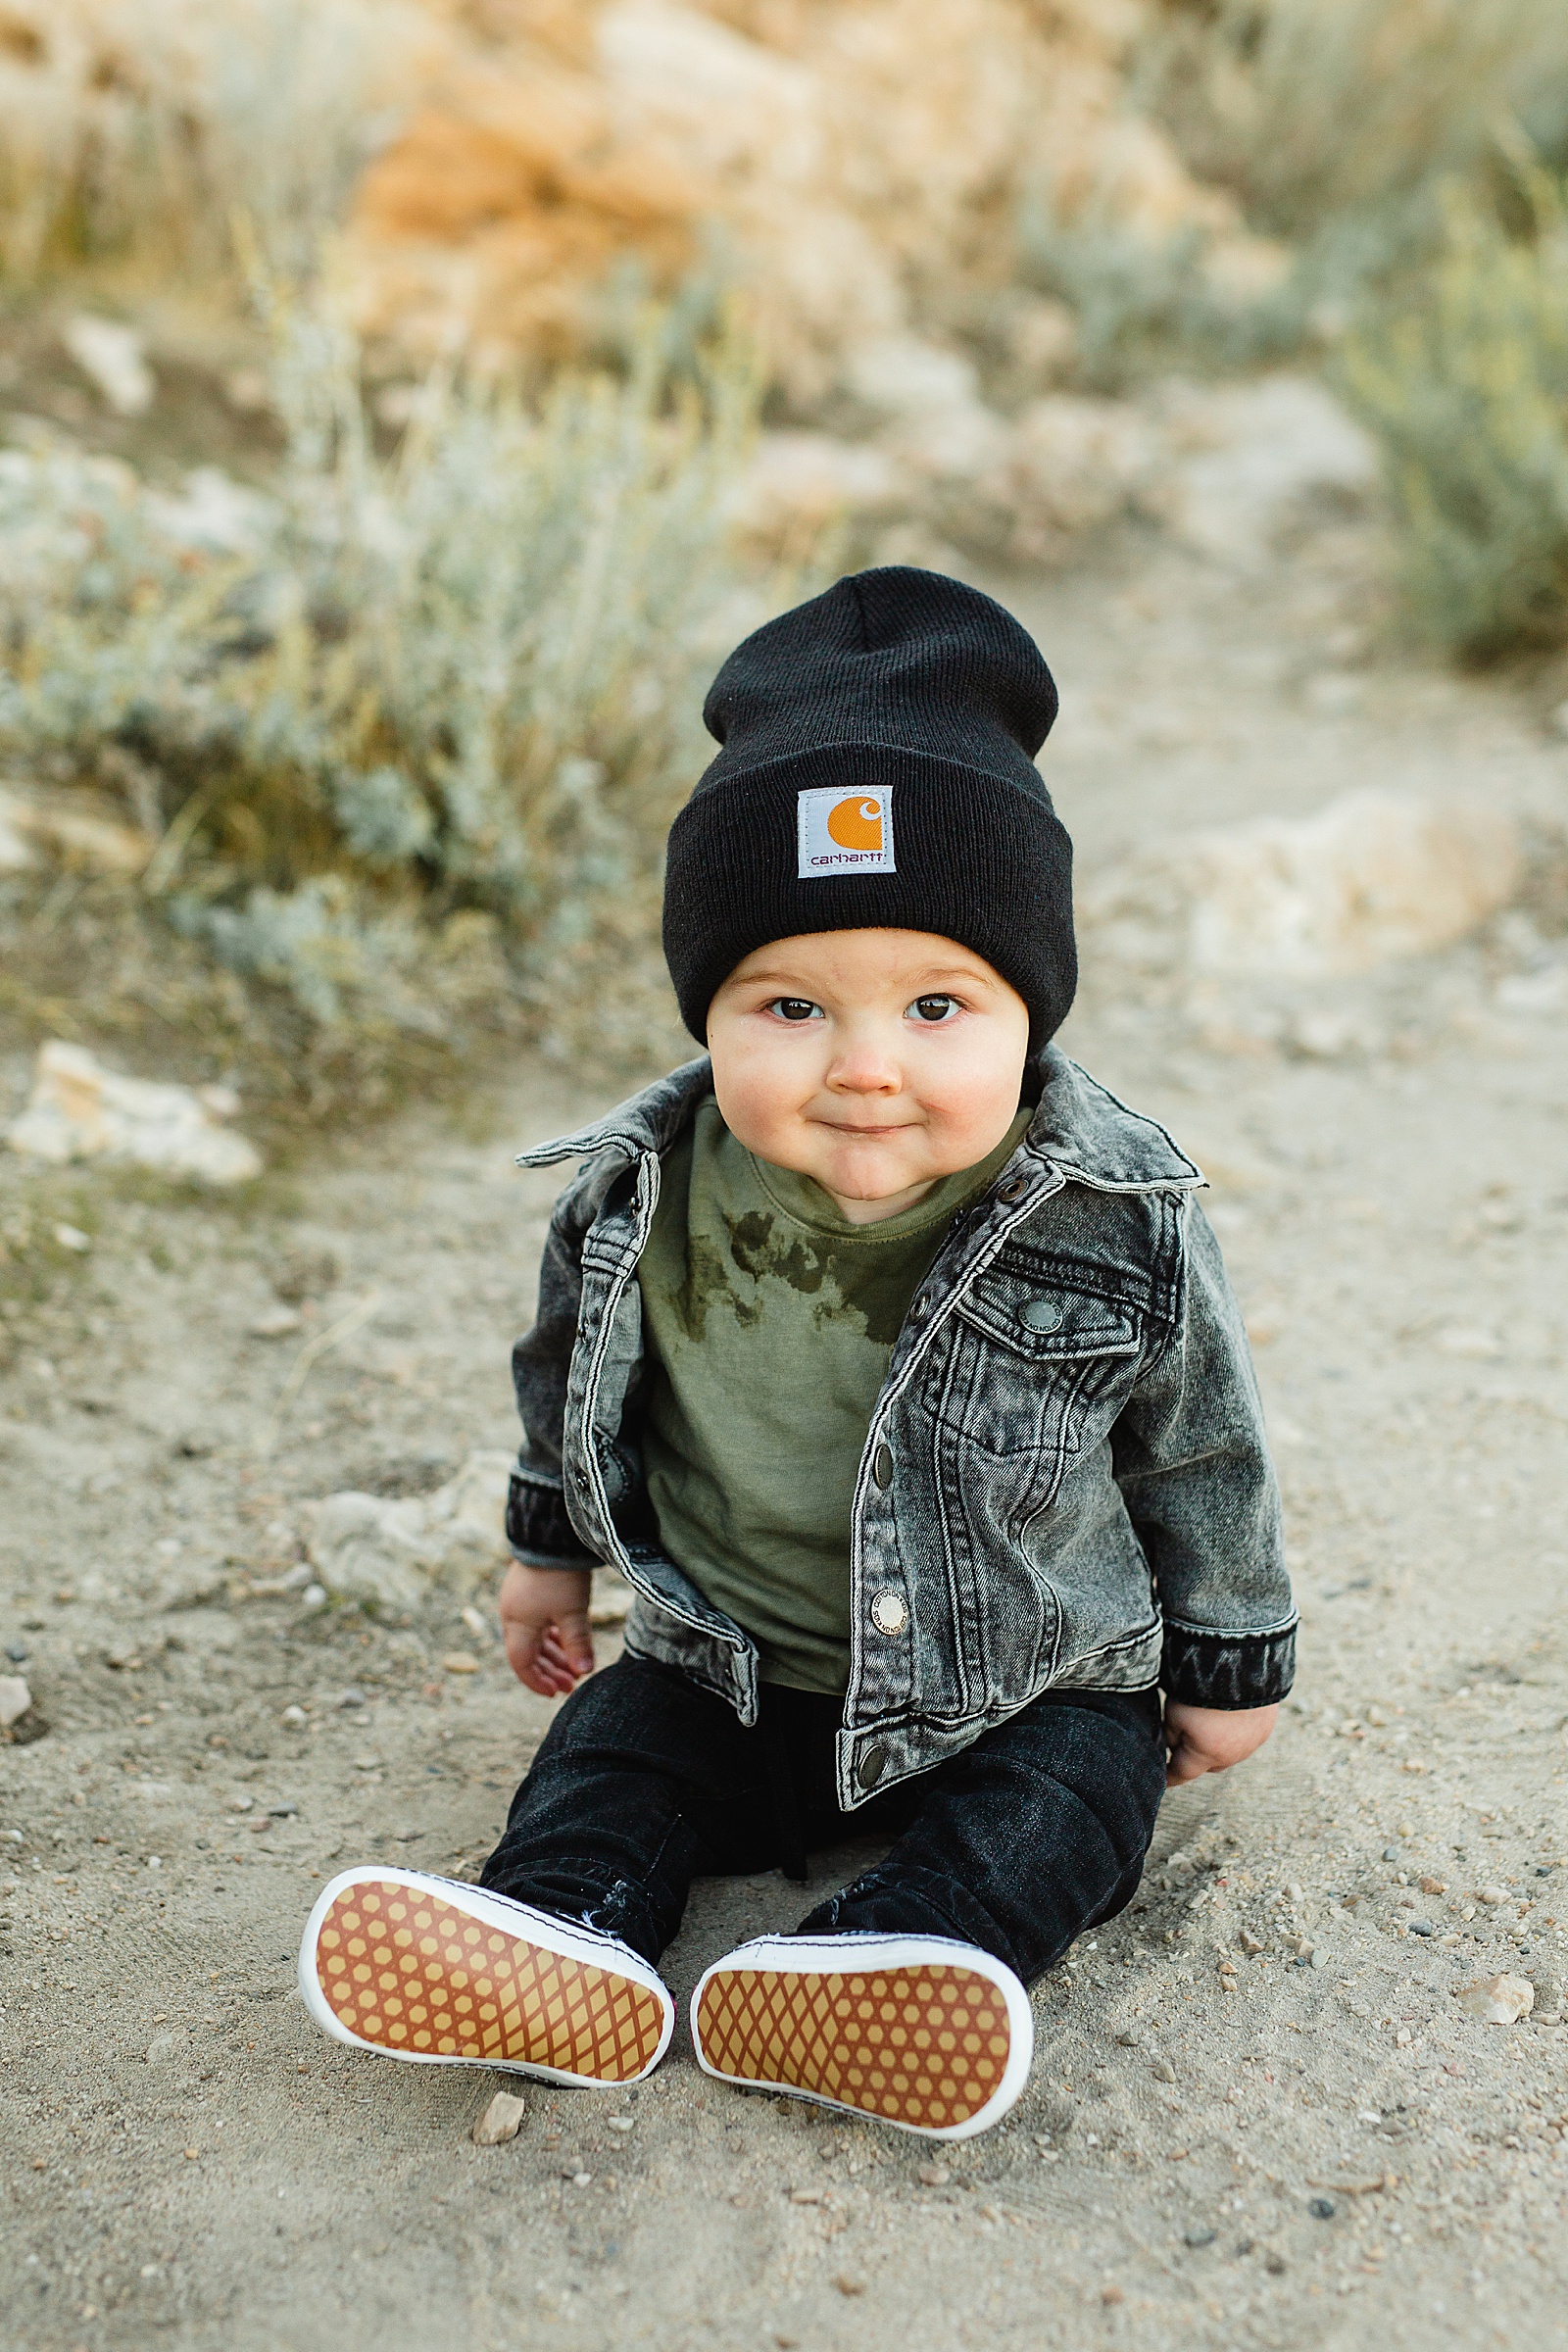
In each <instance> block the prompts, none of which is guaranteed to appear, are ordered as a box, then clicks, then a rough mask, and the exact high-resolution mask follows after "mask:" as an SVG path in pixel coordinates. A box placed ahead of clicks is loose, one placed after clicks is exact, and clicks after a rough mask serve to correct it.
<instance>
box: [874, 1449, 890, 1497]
mask: <svg viewBox="0 0 1568 2352" xmlns="http://www.w3.org/2000/svg"><path fill="white" fill-rule="evenodd" d="M871 1476H872V1477H873V1478H874V1479H875V1480H876V1483H877V1485H878V1486H879V1487H884V1488H886V1487H891V1486H892V1484H893V1448H892V1446H878V1447H877V1449H876V1451H875V1453H873V1454H872V1456H871Z"/></svg>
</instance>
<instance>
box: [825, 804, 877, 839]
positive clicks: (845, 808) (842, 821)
mask: <svg viewBox="0 0 1568 2352" xmlns="http://www.w3.org/2000/svg"><path fill="white" fill-rule="evenodd" d="M827 829H828V833H829V836H830V837H831V839H832V840H834V841H836V842H837V843H838V845H839V848H840V849H841V850H879V849H880V848H881V847H882V804H881V802H880V801H872V800H867V799H866V798H865V797H864V796H863V795H862V794H860V793H856V794H855V795H854V796H853V798H852V799H850V800H847V801H840V802H839V804H838V806H837V808H835V809H829V810H828V812H827Z"/></svg>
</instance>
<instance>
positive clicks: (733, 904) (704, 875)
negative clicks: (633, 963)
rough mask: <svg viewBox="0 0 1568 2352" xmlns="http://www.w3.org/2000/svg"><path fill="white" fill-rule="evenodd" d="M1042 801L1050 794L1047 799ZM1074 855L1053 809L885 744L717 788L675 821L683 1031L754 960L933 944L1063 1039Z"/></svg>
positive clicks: (675, 967) (813, 755)
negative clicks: (1065, 911) (971, 958)
mask: <svg viewBox="0 0 1568 2352" xmlns="http://www.w3.org/2000/svg"><path fill="white" fill-rule="evenodd" d="M1042 799H1043V796H1042ZM1071 888H1072V845H1071V843H1070V841H1069V840H1068V837H1067V833H1066V829H1065V827H1064V826H1063V825H1062V824H1061V822H1060V820H1059V819H1058V818H1057V817H1056V816H1055V814H1054V812H1053V811H1052V810H1051V809H1050V808H1049V804H1047V805H1046V806H1042V801H1041V800H1037V799H1034V798H1033V797H1031V796H1027V795H1025V794H1022V793H1020V792H1019V790H1018V789H1017V787H1016V785H1014V784H1013V783H1011V782H1010V781H1006V780H1004V779H1002V778H1000V777H998V776H995V775H992V774H987V773H986V772H985V771H984V770H982V769H980V768H975V767H969V766H967V765H965V764H963V763H962V762H960V761H957V760H952V759H944V758H936V757H932V756H931V755H929V754H925V753H921V752H915V751H907V750H904V749H902V748H901V747H899V746H896V745H889V744H882V743H863V742H862V743H854V742H850V743H828V744H817V745H812V746H810V747H809V748H808V749H805V750H801V751H797V752H792V753H789V754H786V755H784V756H783V757H781V758H779V759H775V760H767V761H764V762H763V763H761V764H760V765H758V766H756V767H752V768H749V769H748V770H746V771H745V773H744V774H740V775H736V776H735V777H733V778H722V777H721V778H716V779H715V780H714V781H712V782H711V783H709V784H707V785H705V786H703V787H701V788H700V789H699V791H698V792H697V793H696V795H695V796H694V797H693V799H692V800H691V801H690V802H688V804H687V806H686V807H685V808H684V809H682V810H681V812H680V814H679V815H678V816H677V817H676V819H675V822H674V825H673V827H672V828H671V831H670V836H669V848H668V853H667V861H666V867H665V881H664V954H665V957H666V959H667V961H668V964H669V969H670V974H671V977H672V979H673V980H674V983H675V993H676V997H677V999H678V1001H679V1004H680V1009H681V1014H682V1017H683V1019H684V1020H685V1022H686V1026H687V1027H688V1029H690V1030H691V1032H692V1034H693V1036H694V1037H696V1038H698V1039H699V1040H705V1039H706V1036H707V1027H708V1008H709V1005H711V1002H712V999H713V996H714V993H715V992H716V991H717V990H718V989H719V988H720V987H721V986H722V985H723V983H724V981H725V980H727V979H728V977H729V975H730V973H731V972H732V971H733V970H734V969H735V967H736V965H737V964H738V963H740V962H741V961H742V960H743V959H744V958H745V957H746V956H749V955H751V954H752V953H753V951H754V950H755V949H757V948H760V947H765V946H767V944H768V943H769V942H770V941H772V940H775V939H789V938H794V937H796V936H799V935H801V934H805V933H812V932H820V931H850V930H865V929H881V930H900V931H923V932H929V933H932V934H934V935H936V936H937V937H939V938H943V939H952V940H956V942H957V943H958V944H959V945H960V946H962V947H966V948H968V949H970V950H971V951H972V952H973V953H974V954H975V955H977V956H981V957H983V959H984V960H985V961H986V962H987V963H989V964H990V965H991V966H992V968H993V969H994V970H995V971H997V972H998V973H1000V974H1001V976H1002V978H1003V979H1004V980H1005V981H1006V982H1007V984H1008V986H1009V987H1011V988H1013V989H1015V990H1016V991H1017V993H1018V995H1019V996H1020V997H1021V998H1022V999H1023V1001H1024V1003H1025V1005H1027V1006H1028V1008H1029V1051H1030V1053H1031V1054H1034V1053H1037V1052H1038V1051H1039V1049H1040V1048H1041V1047H1042V1046H1043V1045H1045V1044H1046V1043H1047V1041H1048V1040H1049V1039H1050V1038H1051V1037H1052V1036H1053V1035H1054V1032H1055V1031H1056V1029H1057V1028H1059V1027H1060V1025H1061V1022H1062V1020H1063V1019H1064V1018H1065V1016H1066V1013H1067V1009H1068V1007H1069V1005H1071V1003H1072V998H1073V991H1074V988H1075V986H1076V982H1077V963H1076V957H1075V955H1074V949H1073V938H1072V930H1071V926H1070V924H1069V925H1063V924H1062V923H1061V922H1060V921H1059V919H1056V920H1054V919H1053V916H1054V911H1055V910H1056V909H1059V908H1060V907H1064V906H1070V904H1071Z"/></svg>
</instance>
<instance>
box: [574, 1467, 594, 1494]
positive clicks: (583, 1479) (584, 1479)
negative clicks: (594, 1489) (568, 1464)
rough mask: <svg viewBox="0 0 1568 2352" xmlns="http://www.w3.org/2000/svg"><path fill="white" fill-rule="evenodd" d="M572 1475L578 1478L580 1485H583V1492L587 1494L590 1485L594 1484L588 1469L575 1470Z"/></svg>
mask: <svg viewBox="0 0 1568 2352" xmlns="http://www.w3.org/2000/svg"><path fill="white" fill-rule="evenodd" d="M572 1476H573V1477H574V1478H575V1479H576V1481H577V1484H578V1486H579V1487H581V1489H582V1491H583V1493H584V1494H585V1495H586V1494H587V1492H588V1489H589V1487H590V1486H591V1485H592V1484H593V1481H592V1480H591V1479H590V1478H589V1476H588V1473H587V1471H586V1470H575V1471H573V1473H572Z"/></svg>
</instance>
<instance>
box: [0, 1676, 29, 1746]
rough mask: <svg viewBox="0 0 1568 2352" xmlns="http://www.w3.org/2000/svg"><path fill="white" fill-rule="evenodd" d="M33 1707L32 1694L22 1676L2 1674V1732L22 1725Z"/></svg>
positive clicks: (0, 1714) (0, 1722)
mask: <svg viewBox="0 0 1568 2352" xmlns="http://www.w3.org/2000/svg"><path fill="white" fill-rule="evenodd" d="M31 1705H32V1692H31V1691H29V1690H28V1688H27V1686H26V1684H25V1682H24V1681H23V1679H22V1677H21V1675H20V1674H0V1732H9V1731H10V1729H11V1727H12V1725H13V1724H14V1723H20V1722H21V1720H22V1718H23V1716H24V1715H25V1714H26V1713H27V1712H28V1710H29V1708H30V1707H31Z"/></svg>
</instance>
